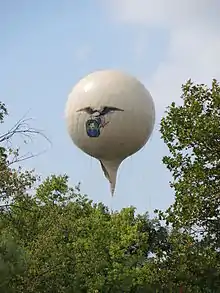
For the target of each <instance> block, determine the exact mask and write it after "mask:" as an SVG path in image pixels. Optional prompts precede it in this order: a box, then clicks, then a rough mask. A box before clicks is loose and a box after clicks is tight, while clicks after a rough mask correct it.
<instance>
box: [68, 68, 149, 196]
mask: <svg viewBox="0 0 220 293" xmlns="http://www.w3.org/2000/svg"><path fill="white" fill-rule="evenodd" d="M65 116H66V121H67V128H68V133H69V135H70V137H71V138H72V140H73V142H74V144H75V145H76V146H77V147H78V148H80V149H81V150H82V151H83V152H85V153H86V154H88V155H90V156H92V157H94V158H96V159H97V160H99V161H100V164H101V167H102V170H103V172H104V175H105V176H106V178H107V179H108V180H109V182H110V186H111V192H112V195H113V194H114V190H115V184H116V178H117V171H118V168H119V166H120V164H121V163H122V161H123V160H124V159H126V158H127V157H129V156H131V155H132V154H134V153H136V152H137V151H138V150H140V149H141V148H142V147H143V146H144V145H145V144H146V142H147V141H148V139H149V137H150V135H151V133H152V131H153V127H154V123H155V107H154V102H153V99H152V97H151V95H150V93H149V92H148V90H147V89H146V88H145V87H144V85H143V84H142V83H140V82H139V81H138V80H137V79H136V78H134V77H132V76H130V75H128V74H125V73H123V72H120V71H116V70H103V71H96V72H94V73H91V74H89V75H88V76H86V77H85V78H83V79H81V80H80V81H79V82H78V84H76V86H75V87H74V88H73V90H72V92H71V93H70V94H69V97H68V101H67V104H66V111H65Z"/></svg>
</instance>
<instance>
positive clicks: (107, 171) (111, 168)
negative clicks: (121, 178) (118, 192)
mask: <svg viewBox="0 0 220 293" xmlns="http://www.w3.org/2000/svg"><path fill="white" fill-rule="evenodd" d="M100 164H101V167H102V171H103V173H104V175H105V177H106V178H107V179H108V181H109V183H110V188H111V195H112V196H114V192H115V185H116V179H117V171H118V167H119V165H120V163H118V162H114V161H112V162H110V161H103V160H100Z"/></svg>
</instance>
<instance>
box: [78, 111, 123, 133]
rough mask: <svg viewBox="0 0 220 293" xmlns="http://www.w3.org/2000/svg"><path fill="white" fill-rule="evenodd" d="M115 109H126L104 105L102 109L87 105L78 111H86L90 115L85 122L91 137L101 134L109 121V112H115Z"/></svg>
mask: <svg viewBox="0 0 220 293" xmlns="http://www.w3.org/2000/svg"><path fill="white" fill-rule="evenodd" d="M115 111H121V112H123V111H124V110H123V109H119V108H116V107H107V106H104V107H102V108H100V109H93V108H91V107H85V108H82V109H79V110H78V111H77V112H86V113H87V114H89V115H90V117H89V119H88V120H86V123H85V128H86V133H87V135H88V136H89V137H91V138H97V137H99V136H100V134H101V130H102V128H104V127H105V126H106V125H107V124H108V123H109V121H107V116H108V114H111V113H114V112H115Z"/></svg>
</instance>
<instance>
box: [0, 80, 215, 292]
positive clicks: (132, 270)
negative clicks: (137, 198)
mask: <svg viewBox="0 0 220 293" xmlns="http://www.w3.org/2000/svg"><path fill="white" fill-rule="evenodd" d="M181 100H182V104H181V106H179V105H176V104H175V103H172V104H171V105H170V106H169V107H168V108H167V111H166V113H165V116H164V117H163V118H162V120H161V129H160V132H161V138H162V139H163V141H164V143H165V144H166V145H167V147H168V149H169V156H165V157H164V158H163V163H164V165H165V166H166V167H167V168H168V169H169V170H170V172H171V174H172V182H170V186H171V188H172V189H173V190H174V193H175V200H174V203H173V204H172V205H171V206H170V207H168V208H167V210H165V211H160V210H156V211H155V217H154V218H149V215H148V213H147V212H146V213H145V214H137V213H136V210H135V208H134V207H130V208H124V209H122V210H121V211H110V210H109V209H108V208H107V207H106V206H105V205H104V204H103V203H98V204H96V203H93V202H92V201H91V200H90V199H89V197H88V196H86V195H83V194H81V193H80V190H78V188H76V187H72V186H70V184H69V182H68V176H67V175H66V174H64V175H59V176H55V175H53V174H52V175H49V176H48V177H47V178H46V179H41V178H39V176H38V175H37V174H35V173H34V172H33V171H26V170H24V169H23V168H21V167H17V166H18V165H19V162H20V160H23V159H25V158H24V157H22V156H20V150H19V149H15V148H13V140H12V139H13V137H14V136H15V135H24V137H27V136H31V135H38V134H39V132H38V131H36V130H34V129H31V128H29V127H26V128H25V127H24V125H26V124H25V121H22V120H21V121H19V122H18V123H17V124H16V125H15V127H14V128H12V129H11V130H9V131H8V132H7V133H5V134H2V135H1V136H0V197H1V198H0V292H1V293H14V292H16V293H21V292H22V293H32V292H35V293H75V292H76V293H80V292H82V293H83V292H88V293H90V292H91V293H92V292H94V293H95V292H97V293H98V292H105V293H108V292H114V293H117V292H118V293H119V292H137V293H138V292H140V293H141V292H143V293H153V292H167V293H168V292H173V293H175V292H181V290H182V292H188V293H191V292H192V293H200V292H215V293H217V292H220V86H219V84H218V82H217V81H216V80H213V81H212V86H211V87H210V88H209V87H208V86H206V85H204V84H194V83H193V82H192V81H191V80H189V81H188V82H187V83H186V84H185V85H183V86H182V96H181ZM7 115H8V112H7V108H6V106H5V104H4V103H3V102H1V103H0V122H1V124H2V123H5V119H6V118H7ZM15 163H16V164H15ZM161 196H162V195H161Z"/></svg>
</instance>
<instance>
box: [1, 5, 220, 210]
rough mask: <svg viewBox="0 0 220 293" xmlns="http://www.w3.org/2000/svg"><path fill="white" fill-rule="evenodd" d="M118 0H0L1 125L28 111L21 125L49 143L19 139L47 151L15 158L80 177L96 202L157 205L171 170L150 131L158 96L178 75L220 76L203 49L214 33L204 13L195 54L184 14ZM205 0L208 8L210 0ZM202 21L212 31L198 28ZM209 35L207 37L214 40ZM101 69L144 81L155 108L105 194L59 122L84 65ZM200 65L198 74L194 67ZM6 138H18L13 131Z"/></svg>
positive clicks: (166, 200)
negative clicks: (143, 142)
mask: <svg viewBox="0 0 220 293" xmlns="http://www.w3.org/2000/svg"><path fill="white" fill-rule="evenodd" d="M195 1H197V0H195ZM119 2H120V5H118V4H116V2H115V1H112V2H111V1H104V0H103V2H100V1H98V0H97V1H96V0H94V1H92V0H87V1H70V0H63V1H58V0H53V1H52V0H48V1H42V0H40V1H28V0H21V1H15V0H14V1H13V0H8V1H3V2H2V3H1V4H0V36H1V39H0V64H1V67H0V78H1V81H2V82H1V87H0V96H1V100H2V101H3V102H5V103H6V104H7V106H8V109H9V112H10V117H9V118H8V120H7V124H6V125H5V127H10V125H12V124H13V123H15V122H16V121H17V120H18V119H19V118H21V116H23V115H24V114H25V113H26V112H27V111H29V112H28V117H32V118H34V120H33V121H32V122H31V125H32V126H34V127H37V128H40V129H42V130H44V133H45V134H46V135H47V136H48V137H49V139H50V140H51V141H52V146H50V145H48V144H47V143H46V142H44V141H42V140H40V139H38V140H36V141H34V142H33V144H31V145H29V146H28V147H29V150H32V151H33V152H40V151H42V150H44V149H45V148H47V152H46V153H45V154H43V155H41V156H39V157H37V158H35V159H32V160H29V161H26V162H25V164H24V166H25V167H27V168H35V169H36V171H37V172H38V173H40V174H42V176H44V177H45V176H47V175H49V174H51V173H56V174H60V173H61V174H62V173H67V174H68V175H69V176H70V182H71V183H72V184H77V183H78V182H79V181H80V182H81V186H82V192H84V193H86V194H88V196H89V198H91V199H92V200H94V201H95V202H97V201H102V202H104V203H105V204H107V205H108V206H111V207H112V208H114V209H121V208H122V207H127V206H130V205H134V206H136V207H137V209H138V212H145V211H149V212H150V214H151V215H152V213H153V210H154V209H155V208H159V209H165V208H167V207H168V206H169V205H170V204H171V203H172V201H173V192H172V191H171V189H170V187H169V180H170V179H171V176H170V174H169V172H168V171H167V170H166V168H165V166H163V164H162V162H161V160H162V157H163V156H164V155H165V154H167V149H166V146H165V145H164V144H163V142H162V141H161V139H160V133H159V130H158V129H159V121H160V118H161V116H162V115H163V111H164V109H165V106H166V105H169V104H170V103H171V102H172V101H173V100H175V101H177V102H178V101H180V98H179V92H180V86H181V84H182V83H184V82H185V81H186V79H188V78H189V77H191V76H192V77H193V78H194V79H196V81H197V79H198V81H199V82H200V81H202V82H206V81H207V82H209V81H210V78H212V77H213V76H214V77H218V76H219V75H220V72H219V68H220V66H218V65H219V63H220V61H219V60H217V61H216V58H215V60H214V58H213V57H212V56H213V54H215V56H217V52H219V50H217V49H218V48H220V42H219V38H218V37H217V33H216V34H215V29H214V30H213V27H214V28H215V26H213V27H212V21H213V17H212V20H210V19H211V18H210V19H209V17H208V16H207V19H206V18H205V20H206V23H207V26H205V28H206V30H205V31H204V29H203V34H206V33H207V36H209V44H210V45H209V44H208V45H209V47H207V48H205V49H204V48H203V47H202V50H203V51H202V52H203V53H204V54H203V55H201V56H203V57H201V58H202V59H199V56H198V54H196V53H197V52H198V48H197V47H196V44H197V43H198V44H199V46H200V53H201V54H202V52H201V45H202V44H203V39H204V36H203V35H201V34H200V35H201V38H200V39H199V38H198V37H197V39H196V40H195V38H194V37H195V36H198V30H199V28H198V27H199V26H198V25H194V26H193V27H192V29H191V30H190V29H189V28H188V26H187V25H188V22H189V21H188V20H187V21H186V19H185V18H184V17H182V20H181V21H180V18H178V17H176V20H175V21H176V22H175V21H174V20H173V22H172V21H170V18H169V17H167V18H163V17H162V16H161V15H162V14H160V11H159V12H158V11H157V10H155V9H154V7H153V5H154V4H153V1H149V5H151V9H152V14H151V15H150V17H149V13H147V12H146V13H147V14H146V15H145V16H143V15H142V14H143V13H142V14H141V13H140V12H141V11H142V10H143V9H144V7H142V6H143V5H146V3H145V4H144V2H143V1H140V0H139V1H137V2H134V1H128V2H126V3H127V4H125V6H124V8H123V3H125V1H123V0H121V1H119ZM151 2H152V3H151ZM156 2H158V3H159V2H160V1H158V0H157V1H156ZM169 2H172V1H169ZM186 2H187V1H186ZM201 2H205V1H201ZM201 2H200V3H201ZM211 2H213V8H215V6H214V5H216V2H215V1H211ZM128 3H130V4H129V5H130V6H129V5H128ZM135 3H138V4H135ZM141 3H142V4H141ZM150 3H151V4H150ZM171 4H172V3H171ZM171 4H170V5H171ZM132 5H133V6H132ZM138 5H139V6H138ZM141 5H142V6H141ZM168 6H169V5H168ZM172 7H173V6H172V5H171V6H170V8H169V7H168V8H167V13H168V12H170V11H169V10H168V9H170V10H172V9H177V7H176V6H175V5H174V8H172ZM149 8H150V7H149ZM205 8H206V7H205V6H204V10H203V11H201V15H200V14H198V13H197V12H195V13H197V14H196V17H197V19H198V24H199V21H200V22H202V21H203V20H204V17H205V16H206V15H205V11H206V10H207V9H205ZM138 9H139V13H138ZM145 9H146V7H145ZM178 9H179V8H178ZM178 9H177V10H178ZM146 11H147V10H146ZM178 11H179V10H178ZM195 11H196V10H195ZM171 12H172V11H171ZM174 12H175V11H173V13H174ZM165 13H166V11H165ZM191 14H192V15H191V18H192V19H195V15H193V12H191ZM181 15H182V14H181ZM204 15H205V16H204ZM139 16H140V18H139ZM153 16H155V17H154V18H153ZM203 26H204V21H203ZM178 29H179V31H178ZM187 29H188V31H187ZM211 29H212V35H211V36H212V38H211V37H210V34H208V32H209V30H211ZM193 34H194V35H193ZM180 36H181V38H180ZM183 41H184V42H183ZM214 42H215V43H214ZM187 44H188V46H187ZM211 44H215V48H214V49H213V48H212V47H213V46H211ZM208 45H207V46H208ZM180 48H181V49H184V50H182V51H181V50H180ZM216 48H217V49H216ZM208 50H209V51H208ZM212 50H214V51H212ZM215 50H216V51H215ZM206 52H208V53H207V54H208V57H207V60H206ZM193 53H194V55H193ZM210 58H211V59H210ZM214 61H215V62H214ZM187 62H188V63H187ZM193 62H194V63H195V64H194V63H193ZM193 64H194V66H193ZM107 68H114V69H115V68H116V69H121V70H123V71H127V72H129V73H130V74H132V75H134V76H136V77H138V78H139V79H140V80H141V81H142V82H144V83H145V85H146V87H147V88H148V89H149V91H150V92H151V93H152V96H153V98H154V100H155V104H156V111H157V121H156V126H155V131H154V133H153V135H152V137H151V139H150V141H149V143H148V144H147V146H146V147H145V148H144V149H143V150H141V151H140V152H139V153H138V154H136V155H134V156H133V157H131V158H129V159H127V160H126V161H125V162H124V163H123V165H122V166H121V168H120V171H119V176H118V182H117V187H116V193H115V197H114V198H113V200H112V199H111V196H110V192H109V186H108V182H107V181H106V180H105V178H104V176H103V174H102V172H101V170H100V167H99V164H98V162H96V161H95V160H94V159H92V158H90V157H88V156H87V155H85V154H84V153H82V152H81V151H80V150H78V149H77V148H76V147H75V146H74V145H73V144H72V142H71V140H70V139H69V137H68V134H67V131H66V126H65V121H64V107H65V103H66V100H67V96H68V94H69V92H70V91H71V89H72V87H73V86H74V84H75V83H76V82H77V81H78V80H79V79H80V78H82V77H83V76H84V75H87V74H88V73H90V72H92V71H95V70H97V69H107ZM204 68H205V69H206V74H204V73H203V74H201V72H203V71H202V70H203V69H204ZM14 143H15V145H16V144H18V140H15V141H14ZM25 148H27V146H25ZM25 148H24V150H25Z"/></svg>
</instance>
